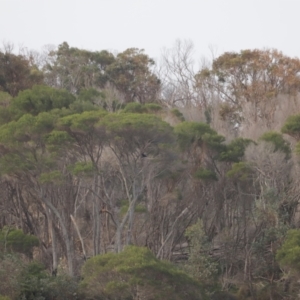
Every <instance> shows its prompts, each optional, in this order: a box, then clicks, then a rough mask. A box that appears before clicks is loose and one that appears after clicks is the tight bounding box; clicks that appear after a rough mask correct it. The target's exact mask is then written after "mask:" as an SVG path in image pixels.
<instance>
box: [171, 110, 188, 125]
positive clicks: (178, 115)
mask: <svg viewBox="0 0 300 300" xmlns="http://www.w3.org/2000/svg"><path fill="white" fill-rule="evenodd" d="M171 114H173V115H174V116H175V117H177V118H178V119H179V120H180V121H182V122H183V121H185V119H184V116H183V114H182V113H181V112H180V111H179V110H178V109H177V108H173V109H172V110H171Z"/></svg>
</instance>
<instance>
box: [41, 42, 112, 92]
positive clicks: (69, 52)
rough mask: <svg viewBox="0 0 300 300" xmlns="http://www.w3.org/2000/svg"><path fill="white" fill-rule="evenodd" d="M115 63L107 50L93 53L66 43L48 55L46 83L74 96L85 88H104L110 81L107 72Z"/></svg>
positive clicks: (45, 68)
mask: <svg viewBox="0 0 300 300" xmlns="http://www.w3.org/2000/svg"><path fill="white" fill-rule="evenodd" d="M114 61H115V58H114V56H113V55H112V54H111V53H110V52H108V51H106V50H103V51H100V52H92V51H87V50H82V49H78V48H74V47H70V46H69V45H68V43H66V42H64V43H62V44H61V45H59V46H58V49H57V50H55V51H50V53H49V55H48V62H47V64H46V65H45V66H44V72H45V82H46V83H47V84H48V85H50V86H53V87H58V88H64V89H67V90H68V91H70V92H71V93H73V94H76V93H79V92H80V90H81V89H83V88H85V89H88V88H96V87H98V88H102V87H104V85H105V83H106V82H107V79H108V78H107V76H106V74H105V70H106V68H107V66H108V65H110V64H112V63H113V62H114Z"/></svg>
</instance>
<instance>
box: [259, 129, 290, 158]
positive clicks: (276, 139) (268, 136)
mask: <svg viewBox="0 0 300 300" xmlns="http://www.w3.org/2000/svg"><path fill="white" fill-rule="evenodd" d="M259 140H261V141H265V142H268V143H272V144H273V145H274V151H275V152H276V151H281V152H283V153H285V154H286V158H289V157H290V154H291V148H290V144H289V143H288V142H287V141H285V140H284V138H283V137H282V135H281V134H280V133H278V132H276V131H269V132H266V133H264V134H263V135H262V136H261V137H260V138H259Z"/></svg>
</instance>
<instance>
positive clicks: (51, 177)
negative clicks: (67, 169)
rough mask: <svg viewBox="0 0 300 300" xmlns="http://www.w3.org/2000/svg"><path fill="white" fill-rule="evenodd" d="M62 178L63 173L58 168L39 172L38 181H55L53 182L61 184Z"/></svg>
mask: <svg viewBox="0 0 300 300" xmlns="http://www.w3.org/2000/svg"><path fill="white" fill-rule="evenodd" d="M63 180H64V177H63V174H62V173H61V171H59V170H55V171H51V172H47V173H41V175H40V176H39V182H40V183H55V184H58V185H60V184H62V183H63Z"/></svg>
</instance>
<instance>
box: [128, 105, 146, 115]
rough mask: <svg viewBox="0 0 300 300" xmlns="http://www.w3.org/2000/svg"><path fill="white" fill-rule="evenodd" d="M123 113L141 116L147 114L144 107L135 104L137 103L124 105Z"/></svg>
mask: <svg viewBox="0 0 300 300" xmlns="http://www.w3.org/2000/svg"><path fill="white" fill-rule="evenodd" d="M123 112H125V113H136V114H142V113H147V112H148V111H147V108H146V107H145V106H144V105H142V104H140V103H137V102H130V103H128V104H126V106H125V107H124V110H123Z"/></svg>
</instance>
